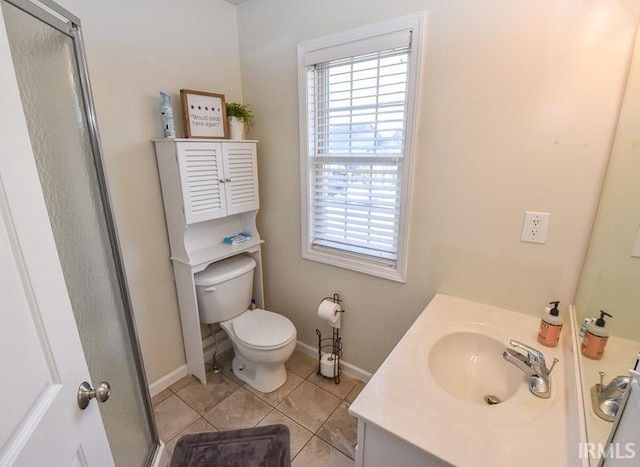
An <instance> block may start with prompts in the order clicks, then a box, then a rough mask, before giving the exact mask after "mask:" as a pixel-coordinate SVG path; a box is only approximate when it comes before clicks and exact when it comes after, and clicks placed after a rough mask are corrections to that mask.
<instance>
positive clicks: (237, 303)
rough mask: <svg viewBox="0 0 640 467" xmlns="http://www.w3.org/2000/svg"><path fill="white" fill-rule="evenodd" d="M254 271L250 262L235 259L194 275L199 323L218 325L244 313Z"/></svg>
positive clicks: (245, 258)
mask: <svg viewBox="0 0 640 467" xmlns="http://www.w3.org/2000/svg"><path fill="white" fill-rule="evenodd" d="M255 267H256V262H255V260H254V259H253V258H251V257H250V256H245V255H237V256H232V257H231V258H228V259H225V260H222V261H217V262H215V263H212V264H210V265H209V266H208V267H207V268H206V269H205V270H204V271H201V272H198V273H196V274H195V275H194V279H195V284H196V296H197V298H198V312H199V313H200V321H202V322H203V323H207V324H212V323H219V322H220V321H226V320H228V319H231V318H233V317H234V316H237V315H239V314H240V313H242V312H243V311H245V310H246V309H247V308H248V307H249V305H250V303H251V291H252V290H253V269H254V268H255Z"/></svg>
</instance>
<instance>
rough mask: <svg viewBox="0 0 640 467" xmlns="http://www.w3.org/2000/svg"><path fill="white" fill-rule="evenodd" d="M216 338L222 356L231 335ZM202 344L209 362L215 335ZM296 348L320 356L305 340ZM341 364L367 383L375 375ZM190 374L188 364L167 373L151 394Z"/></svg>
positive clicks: (229, 346)
mask: <svg viewBox="0 0 640 467" xmlns="http://www.w3.org/2000/svg"><path fill="white" fill-rule="evenodd" d="M216 338H217V339H218V352H217V356H218V357H220V355H222V354H225V353H227V352H228V351H230V350H231V349H232V348H233V346H232V344H231V340H230V339H229V337H227V334H226V333H225V332H224V331H222V330H220V331H218V332H217V333H216ZM202 346H203V348H204V349H203V352H204V359H205V361H206V362H208V361H209V360H211V358H213V337H211V336H209V337H207V338H206V339H204V340H203V341H202ZM296 350H298V351H300V352H302V353H303V354H306V355H309V356H311V357H314V358H317V357H318V349H316V348H315V347H312V346H310V345H308V344H305V343H304V342H300V341H296ZM340 366H341V367H342V371H344V372H345V373H346V374H348V375H349V376H353V377H354V378H358V379H359V380H361V381H364V382H365V383H367V382H368V381H369V380H370V379H371V377H372V376H373V375H372V374H371V373H369V372H368V371H365V370H363V369H362V368H359V367H357V366H355V365H352V364H351V363H349V362H346V361H344V360H340ZM188 375H189V370H188V368H187V365H182V366H181V367H179V368H176V369H175V370H173V371H172V372H171V373H168V374H166V375H165V376H163V377H162V378H160V379H159V380H157V381H154V382H153V383H151V384H150V385H149V393H150V394H151V397H153V396H155V395H156V394H159V393H161V392H162V391H164V390H165V389H167V388H168V387H169V386H171V385H172V384H173V383H175V382H176V381H178V380H180V379H181V378H184V377H185V376H188Z"/></svg>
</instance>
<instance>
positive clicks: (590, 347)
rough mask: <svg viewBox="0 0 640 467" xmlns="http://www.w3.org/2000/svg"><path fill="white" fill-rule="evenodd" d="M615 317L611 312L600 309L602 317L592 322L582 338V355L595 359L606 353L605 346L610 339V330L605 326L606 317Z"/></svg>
mask: <svg viewBox="0 0 640 467" xmlns="http://www.w3.org/2000/svg"><path fill="white" fill-rule="evenodd" d="M605 315H606V316H608V317H609V318H613V316H611V315H610V314H609V313H607V312H606V311H604V310H600V318H598V319H596V320H595V321H594V322H592V323H591V324H590V325H589V326H588V327H587V330H586V332H585V333H584V339H583V340H582V355H584V356H585V357H587V358H591V359H593V360H600V359H601V358H602V354H603V353H604V346H605V345H607V340H608V339H609V331H607V330H606V329H605V328H604V325H605V322H604V317H605Z"/></svg>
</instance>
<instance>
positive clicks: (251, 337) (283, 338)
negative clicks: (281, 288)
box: [232, 308, 296, 350]
mask: <svg viewBox="0 0 640 467" xmlns="http://www.w3.org/2000/svg"><path fill="white" fill-rule="evenodd" d="M232 322H233V332H234V333H235V335H236V337H237V338H238V340H239V341H240V342H242V344H244V345H246V346H247V347H250V348H254V349H260V350H269V349H275V348H279V347H282V346H284V345H286V344H288V343H289V342H290V341H291V340H292V339H295V336H296V328H295V327H294V326H293V323H292V322H291V321H289V319H287V318H286V317H284V316H282V315H279V314H277V313H273V312H271V311H267V310H263V309H261V308H256V309H255V310H247V311H245V312H244V313H242V314H240V315H239V316H237V317H235V318H233V319H232Z"/></svg>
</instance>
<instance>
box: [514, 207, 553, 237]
mask: <svg viewBox="0 0 640 467" xmlns="http://www.w3.org/2000/svg"><path fill="white" fill-rule="evenodd" d="M550 217H551V214H549V213H548V212H533V211H526V212H525V213H524V222H523V223H522V235H521V236H520V240H522V241H523V242H531V243H546V241H547V230H548V229H549V218H550Z"/></svg>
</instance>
